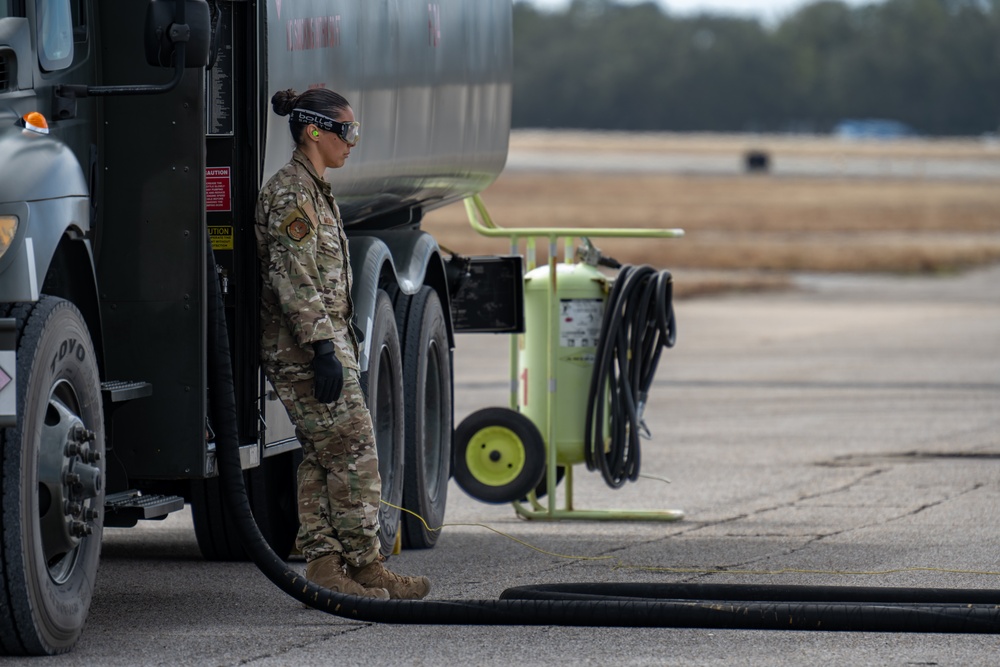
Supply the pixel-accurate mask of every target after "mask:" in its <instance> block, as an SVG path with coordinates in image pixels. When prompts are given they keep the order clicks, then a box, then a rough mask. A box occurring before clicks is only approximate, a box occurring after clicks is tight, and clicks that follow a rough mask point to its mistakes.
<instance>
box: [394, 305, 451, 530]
mask: <svg viewBox="0 0 1000 667" xmlns="http://www.w3.org/2000/svg"><path fill="white" fill-rule="evenodd" d="M404 331H405V334H404V343H403V387H404V389H405V391H404V394H405V396H406V450H405V451H406V454H405V461H406V462H405V465H404V467H403V470H404V481H403V507H404V508H406V509H407V510H409V511H410V512H414V513H416V514H417V516H414V515H412V514H409V513H404V514H403V517H402V522H403V547H405V548H407V549H429V548H431V547H433V546H434V544H435V543H436V542H437V539H438V536H439V535H440V534H441V530H440V528H441V525H442V524H443V523H444V511H445V505H446V504H447V501H448V478H449V477H450V475H451V429H452V407H451V406H452V395H451V349H450V347H449V345H448V329H447V323H446V321H445V317H444V310H443V309H442V307H441V300H440V299H439V298H438V295H437V292H435V291H434V290H433V289H431V288H430V287H426V286H425V287H423V288H421V290H420V291H419V292H417V294H415V295H414V296H413V298H412V299H411V300H410V306H409V308H408V309H407V314H406V328H405V330H404ZM418 516H419V517H422V518H423V521H422V520H421V519H420V518H417V517H418ZM425 521H426V523H427V525H424V522H425ZM428 528H430V529H428Z"/></svg>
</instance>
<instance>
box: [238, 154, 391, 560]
mask: <svg viewBox="0 0 1000 667" xmlns="http://www.w3.org/2000/svg"><path fill="white" fill-rule="evenodd" d="M256 234H257V254H258V258H259V260H260V266H261V274H262V276H263V290H262V294H261V320H262V332H261V342H262V345H261V361H262V362H263V365H264V371H265V373H266V374H267V376H268V378H269V379H270V380H271V383H272V384H273V385H274V388H275V390H276V391H277V393H278V397H279V398H280V399H281V402H282V404H283V405H284V406H285V409H286V410H287V411H288V414H289V416H290V417H291V420H292V422H293V423H294V424H295V427H296V434H297V436H298V438H299V441H300V442H301V443H302V449H303V460H302V464H301V465H300V466H299V470H298V485H299V490H298V501H299V523H300V527H299V534H298V539H297V545H298V547H299V550H300V551H301V552H302V554H303V555H304V556H305V557H306V560H307V561H312V560H314V559H316V558H319V557H321V556H327V555H330V554H340V555H342V556H343V558H344V560H345V561H347V562H348V563H349V564H351V565H355V566H364V565H367V564H368V563H371V562H372V561H374V560H375V559H376V558H377V557H378V553H379V547H380V545H379V539H378V535H377V533H378V529H379V524H378V508H379V496H380V494H381V487H382V485H381V480H380V478H379V474H378V455H377V452H376V449H375V437H374V434H373V432H372V421H371V415H370V413H369V412H368V408H367V406H366V405H365V398H364V394H363V393H362V391H361V386H360V383H359V372H360V371H359V365H358V342H357V339H356V337H355V334H354V330H353V328H352V327H351V317H352V315H353V308H354V307H353V304H352V303H351V269H350V258H349V256H348V252H347V238H346V237H345V235H344V225H343V221H342V220H341V218H340V210H339V208H338V207H337V203H336V201H334V198H333V195H332V194H331V192H330V184H329V183H327V182H326V181H325V180H323V178H322V177H321V176H320V175H319V174H317V173H316V170H315V169H314V168H313V165H312V163H311V162H310V161H309V159H308V158H307V157H306V156H305V155H304V154H303V153H302V152H300V151H299V150H297V149H296V150H295V152H294V153H293V154H292V159H291V161H290V162H288V164H286V165H285V166H284V167H282V168H281V169H280V170H279V171H278V172H277V173H276V174H275V175H274V176H273V177H271V179H270V180H269V181H268V182H267V183H266V184H265V185H264V187H263V189H262V190H261V192H260V196H259V198H258V201H257V215H256ZM321 340H332V341H333V344H334V347H335V348H336V354H337V358H338V359H339V360H340V363H341V364H342V365H343V367H344V390H343V393H342V394H341V396H340V398H339V399H337V401H336V402H335V403H332V404H330V405H325V404H323V403H320V402H319V401H317V400H316V398H315V397H314V396H313V370H312V365H311V364H312V359H313V350H312V345H311V343H313V342H315V341H321Z"/></svg>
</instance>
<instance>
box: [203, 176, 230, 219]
mask: <svg viewBox="0 0 1000 667" xmlns="http://www.w3.org/2000/svg"><path fill="white" fill-rule="evenodd" d="M229 193H230V180H229V167H209V168H208V169H206V170H205V210H206V211H208V212H213V211H230V210H232V205H231V202H230V195H229Z"/></svg>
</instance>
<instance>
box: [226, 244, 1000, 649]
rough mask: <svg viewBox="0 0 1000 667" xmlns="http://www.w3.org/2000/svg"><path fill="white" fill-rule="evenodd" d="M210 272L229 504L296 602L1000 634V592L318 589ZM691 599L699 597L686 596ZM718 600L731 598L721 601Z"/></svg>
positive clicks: (339, 611) (424, 615)
mask: <svg viewBox="0 0 1000 667" xmlns="http://www.w3.org/2000/svg"><path fill="white" fill-rule="evenodd" d="M209 253H211V249H209ZM209 267H210V270H209V273H208V303H207V308H208V335H209V345H208V364H209V378H210V383H209V385H210V386H209V403H210V410H211V414H212V423H213V426H214V428H215V433H216V444H217V454H218V458H219V472H220V476H221V478H222V487H223V496H224V498H225V501H226V504H227V506H228V508H229V510H230V513H231V516H232V517H234V520H235V521H236V528H237V530H238V531H239V533H240V536H241V538H242V540H243V547H244V548H245V549H246V551H247V553H248V554H249V555H250V557H251V558H252V559H253V561H254V563H255V564H256V565H257V567H258V568H259V569H260V570H261V572H263V573H264V575H265V576H266V577H267V578H268V579H270V580H271V581H272V582H273V583H274V584H276V585H277V586H278V587H279V588H281V589H282V590H283V591H285V592H286V593H288V594H289V595H290V596H292V597H293V598H295V599H297V600H299V601H301V602H303V603H305V604H307V605H309V606H311V607H313V608H315V609H319V610H320V611H325V612H327V613H330V614H334V615H336V616H341V617H343V618H347V619H352V620H356V621H365V622H381V623H403V624H425V625H563V626H567V625H572V626H596V627H612V626H617V627H706V628H759V629H801V630H866V631H885V632H970V633H971V632H978V633H1000V592H997V591H968V590H953V591H930V592H928V591H921V590H917V589H912V590H911V589H903V590H906V591H907V592H908V593H909V598H910V599H909V600H908V601H905V602H902V603H895V602H889V601H884V600H883V599H882V598H881V597H879V596H880V595H882V592H883V591H885V590H887V589H832V590H834V591H840V590H844V591H853V592H854V593H853V594H854V597H852V598H851V599H850V600H848V601H843V600H844V598H843V597H842V596H841V595H839V594H833V593H831V594H830V596H829V599H827V598H822V597H821V598H819V599H818V600H815V599H813V598H810V597H809V594H810V591H825V590H831V589H819V588H816V587H801V588H797V589H794V591H795V594H792V591H793V589H792V588H789V587H762V586H750V587H747V586H729V587H718V586H715V587H712V586H696V585H684V584H680V585H656V584H625V585H620V584H562V585H554V586H534V587H520V588H516V589H508V590H507V591H504V593H503V595H502V596H501V599H499V600H375V599H371V598H359V597H355V596H351V595H343V594H340V593H334V592H333V591H329V590H327V589H325V588H322V587H319V586H317V585H315V584H313V583H311V582H309V581H307V580H306V579H305V577H304V576H303V575H302V574H300V573H298V572H296V571H295V570H292V569H291V568H289V567H288V565H287V564H286V563H285V562H284V561H283V560H282V559H281V558H279V557H278V555H277V554H275V553H274V551H272V550H271V548H270V546H269V545H268V544H267V542H266V541H265V540H264V537H263V536H262V535H261V533H260V530H259V529H258V528H257V524H256V522H255V521H254V518H253V514H252V513H251V510H250V503H249V501H248V499H247V492H246V486H245V484H244V481H243V470H242V466H241V465H240V457H239V437H238V433H237V426H236V399H235V390H234V389H235V388H234V382H233V372H232V362H231V358H230V353H229V336H228V333H227V331H226V324H225V312H224V308H223V304H222V298H221V294H220V290H219V287H218V282H217V278H216V276H215V269H214V260H213V259H212V257H211V256H210V258H209ZM888 590H898V589H888ZM771 591H775V593H774V594H772V593H771ZM781 594H784V595H787V599H786V598H784V597H782V595H781ZM691 595H694V596H695V598H696V599H687V598H686V597H685V596H691ZM711 595H721V596H722V597H721V599H712V598H711ZM924 596H929V597H930V599H928V598H925V597H924ZM889 599H895V598H892V597H891V596H890V597H889ZM990 600H992V602H990Z"/></svg>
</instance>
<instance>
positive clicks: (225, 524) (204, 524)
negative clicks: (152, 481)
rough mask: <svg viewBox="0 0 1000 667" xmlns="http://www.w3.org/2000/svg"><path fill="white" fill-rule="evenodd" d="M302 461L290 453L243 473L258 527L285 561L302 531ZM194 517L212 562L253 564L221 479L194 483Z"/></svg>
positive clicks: (204, 550) (197, 533)
mask: <svg viewBox="0 0 1000 667" xmlns="http://www.w3.org/2000/svg"><path fill="white" fill-rule="evenodd" d="M301 460H302V452H301V450H295V451H292V452H285V453H283V454H278V455H277V456H269V457H268V458H265V459H264V460H263V461H262V462H261V464H260V465H259V466H258V467H256V468H251V469H250V470H247V471H246V472H244V473H243V478H244V481H245V482H246V487H247V496H248V497H249V499H250V508H251V509H252V511H253V516H254V519H255V520H256V521H257V526H258V527H259V528H260V532H261V535H263V536H264V539H265V541H267V543H268V545H270V547H271V549H272V550H273V551H274V553H276V554H277V555H278V557H280V558H287V557H288V555H289V554H290V553H291V551H292V547H293V546H294V544H295V535H296V533H297V532H298V529H299V511H298V503H297V500H296V498H297V495H298V494H297V490H296V480H295V473H296V470H297V468H298V464H299V462H300V461H301ZM191 515H192V518H193V519H194V534H195V538H197V540H198V548H199V549H200V550H201V555H202V556H204V558H205V559H206V560H212V561H246V560H250V556H249V555H248V554H247V552H246V550H245V549H244V548H243V544H242V543H241V542H240V537H239V533H238V532H237V530H236V523H235V521H234V520H233V519H232V518H230V516H229V511H228V510H227V509H226V503H225V500H224V499H223V497H222V485H221V480H219V478H218V477H213V478H211V479H202V480H193V481H192V482H191Z"/></svg>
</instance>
